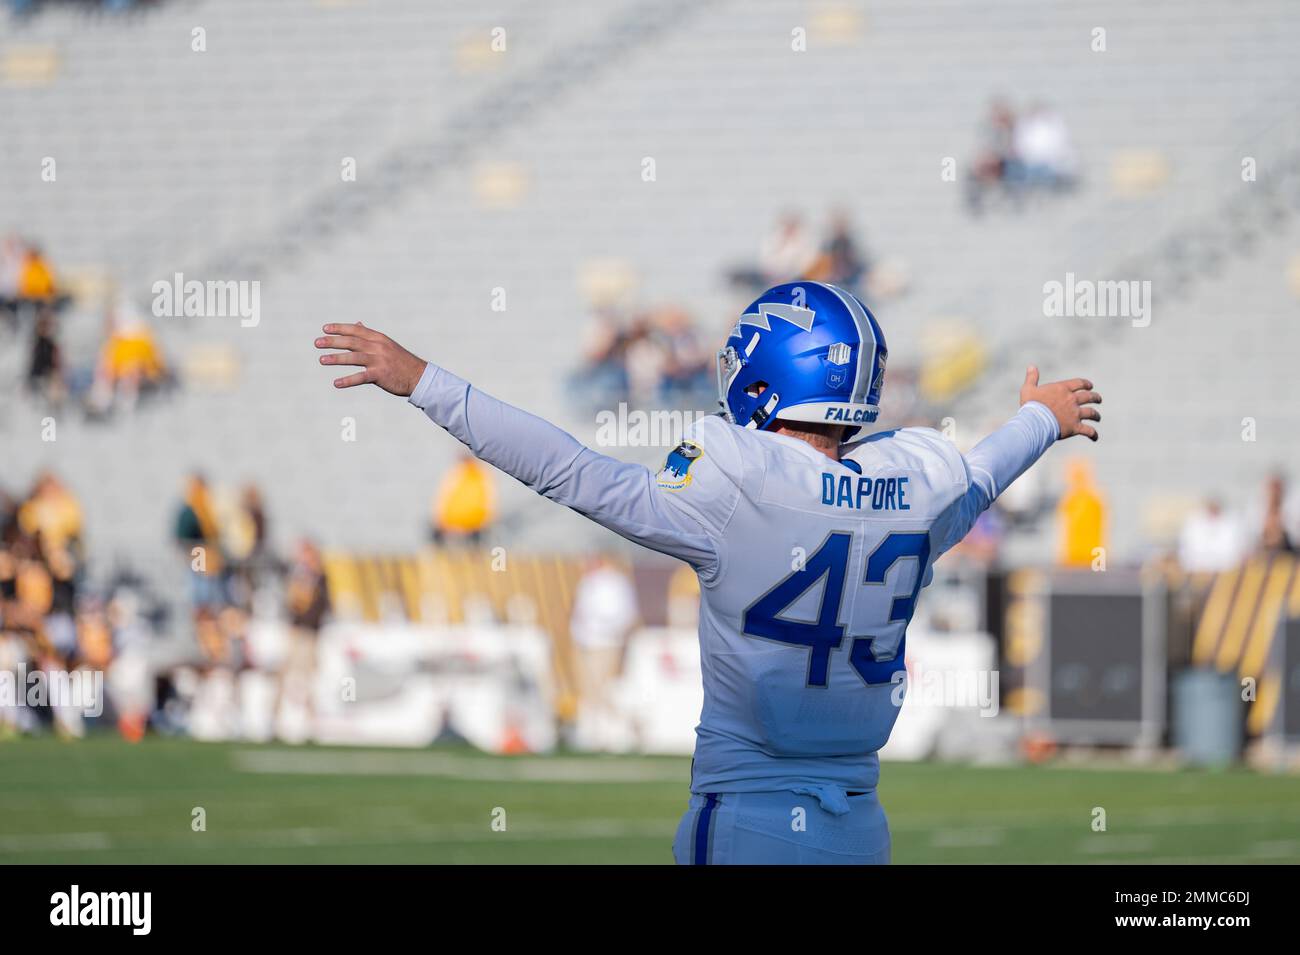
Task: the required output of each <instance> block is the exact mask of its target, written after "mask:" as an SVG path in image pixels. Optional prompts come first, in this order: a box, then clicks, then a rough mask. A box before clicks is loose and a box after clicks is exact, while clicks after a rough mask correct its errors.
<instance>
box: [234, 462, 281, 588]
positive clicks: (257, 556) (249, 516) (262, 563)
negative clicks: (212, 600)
mask: <svg viewBox="0 0 1300 955" xmlns="http://www.w3.org/2000/svg"><path fill="white" fill-rule="evenodd" d="M221 515H222V516H221V518H220V522H221V530H222V535H223V536H222V551H223V553H224V554H225V555H226V558H227V563H228V566H229V571H230V573H229V575H228V578H227V581H226V583H227V587H228V592H227V595H226V596H227V598H228V599H229V600H230V602H231V603H232V604H234V605H235V606H237V607H239V608H241V609H242V610H244V611H251V610H252V609H253V597H254V594H255V593H256V592H257V590H258V588H259V587H260V586H261V585H262V583H263V581H264V580H265V579H266V576H267V574H268V573H269V572H272V571H275V572H277V573H278V572H279V570H280V568H279V567H278V565H277V561H276V560H275V558H274V557H273V556H272V555H271V553H270V551H269V549H268V544H267V525H266V510H265V508H264V507H263V505H262V492H261V491H260V490H259V489H258V487H257V485H256V484H245V485H244V487H243V488H242V489H241V490H240V492H239V499H238V501H237V502H235V505H234V506H233V507H232V508H228V509H227V510H225V511H222V512H221Z"/></svg>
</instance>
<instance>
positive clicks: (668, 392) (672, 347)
mask: <svg viewBox="0 0 1300 955" xmlns="http://www.w3.org/2000/svg"><path fill="white" fill-rule="evenodd" d="M655 322H656V333H657V335H658V337H659V339H660V341H661V342H662V343H663V353H662V358H663V361H662V365H661V367H660V368H659V381H658V385H657V390H658V395H657V396H656V397H657V401H658V403H660V404H663V405H667V406H670V407H672V406H677V405H689V404H691V403H692V402H693V401H694V400H695V399H696V397H697V396H698V395H699V394H700V393H701V392H703V391H707V390H708V389H709V388H711V387H712V384H713V362H712V357H713V352H712V351H711V350H709V349H708V348H706V347H705V346H704V345H703V343H701V341H700V336H699V335H698V334H697V333H696V331H695V326H694V324H693V323H692V322H691V317H690V315H688V314H687V313H686V311H685V310H684V309H681V308H677V307H674V306H670V307H668V308H664V309H660V310H659V312H658V313H656V316H655Z"/></svg>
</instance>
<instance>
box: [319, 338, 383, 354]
mask: <svg viewBox="0 0 1300 955" xmlns="http://www.w3.org/2000/svg"><path fill="white" fill-rule="evenodd" d="M373 344H375V343H374V342H372V341H369V340H367V339H365V338H358V337H356V336H355V335H325V336H322V337H320V338H318V339H316V342H315V345H316V347H317V348H322V349H323V348H343V349H347V350H348V351H359V350H361V349H362V348H363V347H365V346H367V345H373Z"/></svg>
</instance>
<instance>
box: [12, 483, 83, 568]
mask: <svg viewBox="0 0 1300 955" xmlns="http://www.w3.org/2000/svg"><path fill="white" fill-rule="evenodd" d="M18 527H19V529H20V530H21V531H22V532H23V533H24V534H27V535H29V536H31V537H34V538H39V539H40V542H41V547H42V549H43V550H44V551H45V552H46V553H51V552H53V551H69V550H71V551H72V552H73V553H74V554H77V553H79V544H80V540H81V505H80V504H78V503H77V499H76V498H75V497H74V496H73V495H72V492H71V491H69V490H68V489H67V488H66V487H64V486H63V484H62V483H60V481H59V479H58V478H56V477H55V476H54V475H53V474H49V473H45V474H42V475H41V476H40V477H39V478H37V479H36V486H35V487H34V488H33V489H32V493H31V496H30V497H28V499H27V500H26V501H25V502H24V503H23V505H22V506H21V507H20V508H19V509H18Z"/></svg>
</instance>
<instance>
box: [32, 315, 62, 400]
mask: <svg viewBox="0 0 1300 955" xmlns="http://www.w3.org/2000/svg"><path fill="white" fill-rule="evenodd" d="M55 322H56V319H55V317H54V311H53V310H52V309H50V308H49V307H48V306H42V307H41V309H40V311H39V312H38V313H37V315H36V328H35V334H34V336H33V338H32V354H31V359H30V360H29V361H28V363H27V387H28V389H29V390H30V391H32V392H33V393H35V394H38V395H41V396H42V397H44V398H45V399H46V400H47V401H49V402H51V403H54V404H58V403H59V402H61V401H62V400H63V397H64V394H65V393H66V390H67V389H66V386H65V381H64V376H63V354H62V352H61V351H60V349H59V342H58V339H57V337H56V325H55Z"/></svg>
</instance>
